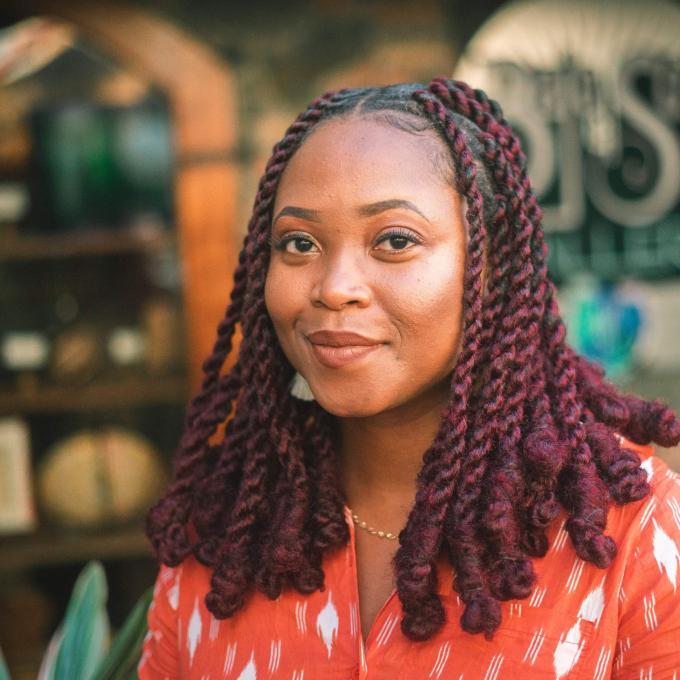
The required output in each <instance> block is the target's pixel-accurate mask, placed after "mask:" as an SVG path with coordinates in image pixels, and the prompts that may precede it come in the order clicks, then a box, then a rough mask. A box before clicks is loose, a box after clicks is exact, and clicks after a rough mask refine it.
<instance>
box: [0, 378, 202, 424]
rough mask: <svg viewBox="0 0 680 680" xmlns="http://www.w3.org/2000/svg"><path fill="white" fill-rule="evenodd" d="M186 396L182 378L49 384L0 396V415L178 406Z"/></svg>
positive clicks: (184, 383)
mask: <svg viewBox="0 0 680 680" xmlns="http://www.w3.org/2000/svg"><path fill="white" fill-rule="evenodd" d="M188 396H189V394H188V383H187V380H186V378H183V377H158V378H156V377H151V376H149V377H147V376H140V377H137V378H129V379H126V380H117V381H115V382H113V381H111V382H99V383H96V384H91V385H83V386H81V385H75V386H61V385H59V386H51V385H50V386H44V387H39V388H35V391H30V392H29V391H20V390H15V391H13V392H12V391H5V392H4V393H0V415H10V414H18V413H62V412H66V411H92V410H101V409H115V408H127V407H129V406H140V405H144V404H154V403H160V404H168V403H170V404H178V403H179V404H182V403H184V402H185V401H186V399H187V398H188Z"/></svg>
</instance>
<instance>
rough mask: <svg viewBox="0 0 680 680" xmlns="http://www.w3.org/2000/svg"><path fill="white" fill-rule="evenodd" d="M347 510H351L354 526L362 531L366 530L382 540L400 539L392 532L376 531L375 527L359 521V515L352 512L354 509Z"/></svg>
mask: <svg viewBox="0 0 680 680" xmlns="http://www.w3.org/2000/svg"><path fill="white" fill-rule="evenodd" d="M347 509H348V510H349V512H350V514H351V515H352V519H353V520H354V524H356V525H357V526H358V527H360V528H361V529H365V530H366V531H368V533H369V534H373V535H374V536H379V537H380V538H387V539H389V540H390V541H394V540H396V539H397V538H398V536H395V535H394V534H393V533H392V532H391V531H382V530H380V529H374V528H373V527H369V526H368V524H366V522H364V521H363V520H361V519H359V517H357V515H356V514H355V513H354V512H352V509H351V508H350V507H349V506H347Z"/></svg>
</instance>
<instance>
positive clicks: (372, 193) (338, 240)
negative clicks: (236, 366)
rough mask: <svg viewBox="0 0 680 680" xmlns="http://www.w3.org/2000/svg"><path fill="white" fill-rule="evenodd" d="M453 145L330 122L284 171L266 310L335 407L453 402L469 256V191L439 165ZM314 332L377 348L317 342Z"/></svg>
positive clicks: (323, 401)
mask: <svg viewBox="0 0 680 680" xmlns="http://www.w3.org/2000/svg"><path fill="white" fill-rule="evenodd" d="M446 153H448V150H447V149H446V146H445V145H444V143H443V142H442V141H441V140H440V139H439V137H437V136H436V134H435V133H434V132H429V131H428V132H426V133H422V134H417V135H416V134H411V133H409V132H405V131H403V130H399V129H397V128H394V127H392V126H389V125H387V124H385V123H384V122H377V121H375V120H374V119H371V118H370V117H356V116H355V117H351V118H341V119H335V120H330V121H327V122H324V123H322V124H320V125H319V126H318V128H317V129H315V130H314V131H313V132H312V133H311V135H310V136H309V137H308V138H307V139H306V140H305V142H304V143H303V145H302V146H301V147H300V148H299V149H298V150H297V152H296V153H295V154H294V156H293V157H292V159H291V160H290V162H289V163H288V166H287V167H286V169H285V171H284V172H283V175H282V177H281V180H280V184H279V187H278V190H277V194H276V200H275V204H274V211H273V223H272V234H271V235H272V241H273V246H272V249H271V260H270V265H269V270H268V273H267V279H266V284H265V304H266V306H267V310H268V312H269V315H270V317H271V319H272V322H273V324H274V328H275V330H276V334H277V336H278V339H279V342H280V343H281V347H282V349H283V351H284V353H285V354H286V356H287V357H288V359H289V361H290V363H291V364H292V365H293V366H294V367H295V368H296V369H297V370H298V371H299V372H300V373H301V374H302V375H303V376H304V377H305V378H306V379H307V381H308V383H309V385H310V387H311V389H312V392H313V393H314V396H315V398H316V400H317V402H318V403H319V404H320V405H321V406H322V407H323V408H324V409H325V410H327V411H328V412H329V413H332V414H334V415H336V416H339V417H366V416H371V415H376V414H379V413H383V412H386V411H389V410H391V409H398V408H399V407H404V406H405V405H410V404H411V403H413V405H415V404H417V403H423V404H424V403H426V402H428V401H429V402H432V399H433V397H434V398H436V399H437V400H438V401H443V402H444V403H445V402H446V399H447V397H448V392H449V384H450V374H451V371H452V370H453V368H454V366H455V362H456V357H457V355H458V351H459V343H460V340H461V320H462V314H461V312H462V301H463V277H464V269H465V252H466V229H465V222H464V217H463V211H462V205H461V199H460V197H459V195H458V194H457V192H456V191H455V190H454V188H453V187H452V186H450V185H449V184H448V183H447V181H446V179H445V177H444V176H443V171H442V169H441V167H440V166H441V158H442V154H446ZM437 159H439V161H440V162H439V166H438V165H437ZM317 331H331V333H333V332H353V333H358V334H360V335H362V336H364V337H365V338H367V339H368V340H367V341H368V342H372V343H374V344H373V345H372V346H363V347H357V346H356V342H355V341H354V340H351V339H349V340H348V339H346V338H342V337H321V338H318V337H317V338H316V343H314V342H313V341H312V340H313V339H312V340H310V338H309V337H308V336H309V335H310V334H312V333H315V332H317ZM315 344H316V345H318V346H315ZM329 344H331V345H340V346H336V347H329V346H328V345H329ZM324 345H325V346H324ZM342 345H345V346H344V347H343V346H342ZM347 345H349V346H347ZM442 405H443V404H442Z"/></svg>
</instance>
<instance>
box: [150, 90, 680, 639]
mask: <svg viewBox="0 0 680 680" xmlns="http://www.w3.org/2000/svg"><path fill="white" fill-rule="evenodd" d="M342 116H344V117H351V116H372V117H373V118H374V119H375V120H378V121H381V122H382V123H383V124H386V125H394V126H397V127H399V128H400V129H403V130H407V131H409V132H412V133H413V134H432V133H434V134H436V135H438V136H439V138H440V139H441V140H442V141H443V142H444V143H445V144H446V148H447V149H448V151H449V155H448V157H447V161H448V165H449V169H450V174H451V177H450V179H451V181H452V182H453V183H454V185H455V187H456V189H457V191H458V192H459V193H460V195H461V196H462V197H463V198H464V199H465V206H466V223H467V228H468V237H469V238H468V247H467V266H466V272H465V280H464V290H463V328H462V331H463V343H462V349H461V353H460V356H459V357H458V358H457V363H456V367H455V369H454V371H453V373H452V376H451V392H450V399H449V403H448V404H447V406H446V408H444V409H443V411H442V414H441V426H440V429H439V431H438V433H437V435H436V436H435V438H434V440H433V442H432V444H431V445H430V447H429V448H428V450H427V451H425V452H424V454H423V463H422V467H421V470H420V472H419V474H418V477H417V480H416V483H417V484H416V486H417V492H416V497H415V501H414V505H413V508H412V510H411V513H410V514H409V517H408V520H407V523H406V526H405V527H404V529H403V531H402V532H401V534H400V536H399V541H400V545H399V548H398V550H397V552H396V554H395V557H394V567H395V573H396V578H397V592H398V595H399V598H400V601H401V604H402V608H403V613H404V616H403V619H402V622H401V629H402V631H403V633H404V634H405V635H406V636H407V637H409V638H410V639H412V640H425V639H428V638H430V637H431V636H432V635H433V634H434V633H435V632H436V631H437V630H438V629H439V628H441V626H442V625H443V624H444V622H445V615H444V609H443V606H442V603H441V601H440V599H439V597H438V595H437V585H438V584H437V578H438V576H437V571H436V559H437V558H438V556H439V555H440V553H442V552H443V553H444V554H445V555H446V557H447V558H448V560H449V561H450V563H451V565H452V567H453V571H454V574H455V576H454V582H453V586H454V588H455V589H456V591H457V592H458V593H459V594H460V597H461V600H462V601H463V603H464V605H465V606H464V611H463V615H462V617H461V621H460V623H461V626H462V628H463V629H464V630H466V631H468V632H470V633H478V632H483V633H484V634H485V636H486V637H487V638H490V637H492V635H493V632H494V631H495V630H496V629H497V627H498V625H499V624H500V606H499V601H501V600H507V599H512V598H525V597H527V596H528V595H529V594H530V592H531V590H532V588H533V585H534V582H535V574H534V571H533V565H532V561H531V559H530V558H531V557H534V556H541V555H544V554H545V552H546V551H547V548H548V545H547V539H546V535H545V529H546V528H547V527H548V526H549V525H550V523H551V522H552V521H553V520H554V519H555V517H556V516H557V514H558V513H559V511H560V507H563V508H564V509H565V510H566V512H567V514H568V519H567V525H566V526H567V530H568V532H569V535H570V538H571V541H572V543H573V545H574V548H575V550H576V552H577V554H578V555H579V556H581V557H582V558H583V559H585V560H588V561H590V562H593V563H594V564H596V565H598V566H600V567H606V566H607V565H608V564H609V562H610V561H611V558H612V557H613V555H614V554H615V551H616V546H615V545H614V542H613V541H612V540H611V538H610V537H608V536H605V535H604V533H603V532H604V528H605V526H606V516H607V510H608V505H609V502H610V500H614V502H616V503H620V504H622V503H629V502H631V501H635V500H639V499H641V498H643V497H644V496H646V495H647V494H648V493H649V491H650V488H649V485H648V484H647V482H646V475H645V473H644V471H643V470H641V469H640V467H639V466H640V458H639V456H638V455H637V454H635V453H634V452H633V451H630V450H627V449H625V448H622V447H621V444H620V438H619V437H618V436H617V433H619V434H621V435H623V436H625V437H628V438H629V439H631V440H632V441H634V442H637V443H649V442H651V441H655V442H657V443H659V444H660V445H662V446H671V445H674V444H676V443H678V441H680V421H679V420H678V419H677V417H676V416H675V414H674V413H673V412H672V411H671V410H670V409H669V408H668V407H667V406H665V405H664V404H662V403H660V402H658V401H652V402H648V401H645V400H643V399H640V398H639V397H636V396H633V395H623V394H621V393H620V392H619V391H618V390H617V389H616V388H615V387H614V386H613V385H612V384H610V383H608V382H607V381H606V380H605V378H604V373H603V371H602V370H601V369H599V368H598V367H597V366H595V365H594V364H592V363H590V362H588V361H586V360H585V359H584V358H583V357H580V356H579V355H577V354H576V352H575V351H574V350H573V349H572V348H571V347H569V345H568V344H567V343H566V341H565V328H564V324H563V322H562V320H561V317H560V314H559V309H558V306H557V302H556V295H555V287H554V285H553V283H552V282H551V281H550V279H549V276H548V272H547V246H546V244H545V239H544V234H543V229H542V227H541V211H540V208H539V206H538V204H537V201H536V198H535V196H534V194H533V191H532V189H531V185H530V181H529V178H528V176H527V170H526V167H527V164H526V158H525V156H524V154H523V152H522V150H521V147H520V143H519V140H518V138H517V135H516V134H515V133H514V132H513V130H512V129H511V127H510V126H509V125H508V123H507V121H506V120H505V119H504V117H503V114H502V111H501V109H500V107H499V106H498V104H497V103H496V102H494V101H493V100H490V99H489V98H488V97H487V96H486V95H485V94H484V93H483V92H482V91H480V90H473V89H472V88H470V87H469V86H468V85H466V84H465V83H462V82H460V81H452V80H448V79H446V78H435V79H434V80H433V81H431V82H430V83H429V85H428V86H427V87H426V86H423V85H421V84H408V85H395V86H390V87H385V88H363V89H355V90H344V91H341V92H338V93H335V94H332V93H327V94H326V95H324V96H323V97H320V98H319V99H316V100H315V101H314V102H312V104H311V105H310V106H309V108H308V109H307V110H306V111H305V112H303V113H302V114H301V115H300V116H299V117H298V118H297V120H296V121H295V122H294V123H293V124H292V125H291V127H290V128H289V129H288V130H287V132H286V134H285V136H284V138H283V139H282V140H281V141H280V142H279V143H278V144H277V145H276V146H275V147H274V150H273V154H272V157H271V159H270V160H269V162H268V164H267V167H266V169H265V173H264V175H263V177H262V179H261V180H260V184H259V187H258V192H257V195H256V198H255V203H254V208H253V215H252V218H251V220H250V222H249V225H248V231H247V235H246V237H245V240H244V246H243V249H242V251H241V254H240V258H239V264H238V267H237V269H236V271H235V273H234V286H233V289H232V293H231V300H230V304H229V307H228V309H227V311H226V314H225V318H224V319H223V320H222V321H221V322H220V324H219V326H218V329H217V340H216V342H215V346H214V348H213V352H212V354H211V356H210V357H209V358H208V359H207V360H206V361H205V363H204V365H203V370H204V374H205V378H204V381H203V385H202V387H201V390H200V392H199V394H198V395H197V396H196V397H195V398H194V399H193V400H192V402H191V404H190V406H189V408H188V410H187V416H186V422H185V429H184V433H183V436H182V439H181V441H180V445H179V448H178V451H177V456H176V467H175V477H174V480H173V482H172V484H171V485H170V486H169V487H168V489H167V490H166V493H165V495H164V497H163V498H162V499H161V500H160V501H159V502H158V503H157V504H156V505H155V506H154V507H153V508H152V509H151V511H150V512H149V515H148V518H147V533H148V535H149V538H150V540H151V541H152V544H153V546H154V548H155V550H156V552H157V554H158V556H159V559H160V560H161V561H162V562H164V563H165V564H168V565H170V566H174V565H176V564H178V563H179V562H181V561H182V559H184V558H185V557H187V556H188V555H189V554H193V555H194V556H195V557H196V558H197V559H198V560H200V561H201V562H202V563H204V564H205V565H207V566H209V567H210V568H212V570H213V572H212V579H211V590H210V592H209V593H208V594H207V595H206V605H207V607H208V609H209V610H210V611H211V612H212V613H213V614H214V615H215V616H216V617H218V618H225V617H229V616H233V615H235V614H236V613H237V611H238V610H239V609H241V608H242V607H244V606H246V605H245V602H246V596H247V594H248V592H249V591H250V590H252V589H253V588H255V589H258V590H260V591H261V592H263V593H265V594H266V595H267V596H268V597H270V598H275V597H276V596H277V595H278V594H279V593H280V592H281V591H282V589H284V588H286V587H291V588H295V589H296V590H298V591H299V592H301V593H309V592H312V591H314V590H318V589H323V587H324V573H323V568H322V565H323V557H324V555H325V554H326V553H328V552H329V551H331V550H334V549H335V548H337V547H338V546H341V545H345V544H346V543H347V541H348V539H349V528H348V526H347V524H346V521H345V518H344V512H343V504H344V503H345V496H344V491H343V489H342V488H341V484H340V475H339V470H338V467H337V466H338V460H337V456H336V448H337V420H336V419H335V417H334V416H332V415H331V414H329V413H328V412H326V411H324V409H322V408H321V407H320V406H319V405H318V404H317V403H316V402H309V403H308V402H300V401H298V400H296V399H294V398H292V397H291V396H290V394H289V393H288V384H289V381H290V378H291V377H292V374H293V368H292V366H291V365H290V363H289V362H288V360H287V358H286V357H285V355H284V354H283V352H282V350H281V348H280V346H279V345H278V342H277V339H276V335H275V332H274V329H273V327H272V324H271V321H270V319H269V316H268V314H267V310H266V307H265V305H264V283H265V278H266V272H267V269H268V264H269V250H268V237H269V232H270V228H271V217H272V216H271V210H272V206H273V202H274V197H275V194H276V189H277V186H278V182H279V179H280V177H281V174H282V172H283V170H284V169H285V167H286V164H287V163H288V161H289V160H290V158H291V157H292V155H293V154H294V153H295V151H296V150H297V149H298V148H299V147H300V145H301V144H303V143H304V140H305V139H306V137H307V136H308V135H309V134H312V133H313V130H314V128H315V126H316V125H318V124H319V123H323V122H324V121H326V120H330V119H332V118H334V117H342ZM485 266H486V276H487V282H486V283H487V285H486V292H483V291H482V285H481V275H482V270H483V268H484V267H485ZM237 325H240V328H241V332H242V338H243V340H242V342H241V346H240V350H239V355H238V359H237V361H236V363H235V364H234V366H233V367H232V369H231V370H230V371H229V372H227V374H226V375H224V376H220V371H221V369H222V367H223V366H224V362H225V360H226V358H227V356H228V355H229V353H230V352H231V351H232V342H233V336H234V333H235V330H236V327H237ZM222 423H226V427H225V430H224V437H223V439H222V441H221V442H220V443H219V444H217V445H210V444H209V443H208V441H209V439H210V437H211V436H212V434H213V433H214V432H215V430H216V428H217V427H218V425H220V424H222ZM485 490H487V491H485Z"/></svg>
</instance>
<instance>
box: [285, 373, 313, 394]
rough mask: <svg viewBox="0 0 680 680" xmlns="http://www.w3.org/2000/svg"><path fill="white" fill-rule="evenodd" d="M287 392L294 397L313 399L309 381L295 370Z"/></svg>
mask: <svg viewBox="0 0 680 680" xmlns="http://www.w3.org/2000/svg"><path fill="white" fill-rule="evenodd" d="M289 392H290V393H291V394H292V395H293V396H294V397H296V398H298V399H302V400H303V401H314V394H313V393H312V390H311V388H310V387H309V383H308V382H307V381H306V380H305V378H304V376H303V375H301V374H300V373H298V371H295V375H294V376H293V379H292V380H291V381H290V389H289Z"/></svg>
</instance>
